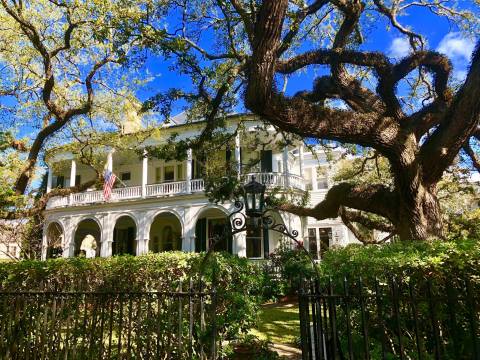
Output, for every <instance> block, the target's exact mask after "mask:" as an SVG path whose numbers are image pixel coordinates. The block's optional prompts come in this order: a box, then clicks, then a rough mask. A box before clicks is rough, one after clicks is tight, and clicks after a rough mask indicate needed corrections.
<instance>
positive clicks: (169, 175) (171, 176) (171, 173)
mask: <svg viewBox="0 0 480 360" xmlns="http://www.w3.org/2000/svg"><path fill="white" fill-rule="evenodd" d="M164 169H165V170H164V171H165V173H164V176H163V180H164V181H174V180H175V166H173V165H168V166H165V168H164Z"/></svg>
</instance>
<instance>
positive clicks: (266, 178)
mask: <svg viewBox="0 0 480 360" xmlns="http://www.w3.org/2000/svg"><path fill="white" fill-rule="evenodd" d="M252 175H253V176H255V179H256V180H257V181H258V182H260V183H263V184H265V185H267V186H269V187H286V186H287V185H286V184H289V186H290V187H291V188H295V189H299V190H305V181H304V179H303V178H301V177H300V176H297V175H293V174H289V175H288V182H287V175H285V174H283V173H273V172H268V173H267V172H263V173H251V174H247V175H246V176H245V182H249V181H250V180H251V179H252ZM204 190H205V183H204V181H203V179H193V180H191V181H190V191H191V192H202V191H204ZM185 193H187V182H186V181H175V182H166V183H161V184H150V185H147V186H146V196H147V197H157V196H168V195H178V194H185ZM141 198H142V187H141V186H129V187H125V188H116V189H113V190H112V196H111V200H110V201H119V200H127V199H141ZM104 201H105V199H104V197H103V191H102V190H97V191H85V192H81V193H76V194H72V195H71V196H56V197H53V198H51V199H50V200H49V201H48V205H47V209H52V208H56V207H62V206H75V205H85V204H93V203H102V202H104Z"/></svg>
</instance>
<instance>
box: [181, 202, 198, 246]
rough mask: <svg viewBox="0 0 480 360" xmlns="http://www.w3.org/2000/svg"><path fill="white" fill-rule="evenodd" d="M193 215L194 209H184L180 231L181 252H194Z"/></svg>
mask: <svg viewBox="0 0 480 360" xmlns="http://www.w3.org/2000/svg"><path fill="white" fill-rule="evenodd" d="M195 214H196V209H195V208H194V207H191V206H188V207H185V210H184V215H183V231H182V234H183V236H182V251H185V252H194V251H195V221H194V220H195Z"/></svg>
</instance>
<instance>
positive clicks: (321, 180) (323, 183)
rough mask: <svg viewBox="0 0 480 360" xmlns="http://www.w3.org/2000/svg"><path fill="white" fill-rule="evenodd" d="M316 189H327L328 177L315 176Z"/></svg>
mask: <svg viewBox="0 0 480 360" xmlns="http://www.w3.org/2000/svg"><path fill="white" fill-rule="evenodd" d="M317 189H328V178H327V177H326V176H319V177H318V178H317Z"/></svg>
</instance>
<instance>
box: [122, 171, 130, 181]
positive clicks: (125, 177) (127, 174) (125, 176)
mask: <svg viewBox="0 0 480 360" xmlns="http://www.w3.org/2000/svg"><path fill="white" fill-rule="evenodd" d="M131 178H132V173H131V172H130V171H128V172H124V173H121V174H120V180H122V181H129V180H130V179H131Z"/></svg>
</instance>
